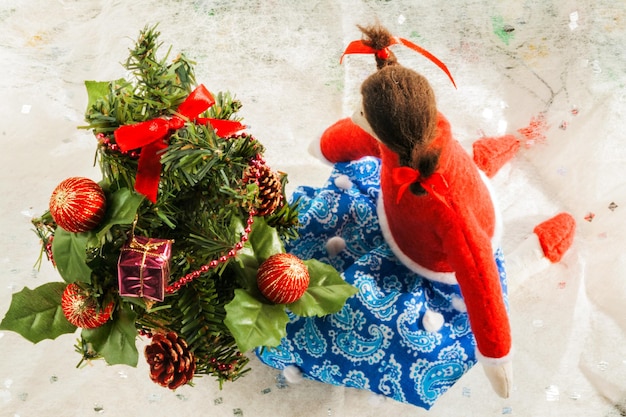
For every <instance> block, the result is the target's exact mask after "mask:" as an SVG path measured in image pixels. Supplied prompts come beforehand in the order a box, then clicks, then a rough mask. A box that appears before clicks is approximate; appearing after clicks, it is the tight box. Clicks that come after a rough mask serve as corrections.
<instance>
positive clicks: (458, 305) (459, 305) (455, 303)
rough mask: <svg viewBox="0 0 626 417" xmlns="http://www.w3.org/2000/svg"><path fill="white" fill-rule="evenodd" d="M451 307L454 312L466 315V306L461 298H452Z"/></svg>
mask: <svg viewBox="0 0 626 417" xmlns="http://www.w3.org/2000/svg"><path fill="white" fill-rule="evenodd" d="M452 307H454V309H455V310H456V311H460V312H461V313H467V306H466V305H465V301H463V299H462V298H461V297H457V296H456V295H455V296H452Z"/></svg>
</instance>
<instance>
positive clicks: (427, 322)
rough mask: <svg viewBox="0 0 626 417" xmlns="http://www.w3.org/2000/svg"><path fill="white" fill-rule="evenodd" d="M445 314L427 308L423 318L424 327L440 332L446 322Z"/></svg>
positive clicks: (429, 330) (428, 330)
mask: <svg viewBox="0 0 626 417" xmlns="http://www.w3.org/2000/svg"><path fill="white" fill-rule="evenodd" d="M444 321H445V320H444V319H443V315H442V314H441V313H438V312H436V311H432V310H426V313H425V314H424V318H423V319H422V324H423V325H424V329H426V331H427V332H433V333H434V332H438V331H439V330H440V329H441V327H443V323H444Z"/></svg>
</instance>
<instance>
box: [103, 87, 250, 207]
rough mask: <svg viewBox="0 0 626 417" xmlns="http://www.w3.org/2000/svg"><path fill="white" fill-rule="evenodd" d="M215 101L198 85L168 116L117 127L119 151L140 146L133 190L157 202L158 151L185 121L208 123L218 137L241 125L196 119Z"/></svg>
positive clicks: (241, 127)
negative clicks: (173, 112)
mask: <svg viewBox="0 0 626 417" xmlns="http://www.w3.org/2000/svg"><path fill="white" fill-rule="evenodd" d="M214 104H215V99H214V98H213V96H212V95H211V93H210V92H209V90H207V89H206V87H205V86H204V85H202V84H201V85H199V86H198V87H197V88H196V89H195V90H193V91H192V92H191V94H189V96H187V98H186V99H185V101H183V102H182V103H181V104H180V106H178V109H177V110H176V113H177V115H176V116H173V117H171V118H168V119H166V118H162V117H159V118H156V119H152V120H146V121H145V122H139V123H135V124H132V125H125V126H121V127H119V128H118V129H117V130H116V131H115V133H114V134H115V142H116V143H117V144H118V145H119V147H120V149H121V150H122V151H125V152H126V151H129V150H132V149H138V148H141V154H140V155H139V164H138V167H137V177H136V179H135V190H136V191H137V192H138V193H141V194H143V195H145V196H146V197H147V198H148V199H149V200H150V201H152V202H153V203H155V202H156V199H157V192H158V190H159V181H160V179H161V158H160V156H159V154H160V153H161V152H162V151H163V150H164V149H166V148H167V146H168V137H169V135H170V133H171V132H172V131H174V130H177V129H180V128H182V127H183V126H184V125H185V121H186V120H193V121H195V122H197V123H199V124H210V125H211V126H212V127H213V128H214V129H215V130H216V133H217V135H218V136H220V137H226V136H229V135H231V134H233V133H235V132H238V131H240V130H242V129H243V128H244V126H243V125H242V124H241V123H239V122H237V121H234V120H219V119H209V118H197V116H198V115H199V114H200V113H202V112H203V111H205V110H207V109H208V108H210V107H211V106H213V105H214Z"/></svg>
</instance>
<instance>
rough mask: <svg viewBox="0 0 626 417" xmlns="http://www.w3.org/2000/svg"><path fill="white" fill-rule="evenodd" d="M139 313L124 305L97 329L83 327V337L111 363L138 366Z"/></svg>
mask: <svg viewBox="0 0 626 417" xmlns="http://www.w3.org/2000/svg"><path fill="white" fill-rule="evenodd" d="M136 317H137V314H136V313H135V312H134V311H132V310H131V309H130V308H129V307H127V306H124V305H123V306H122V308H121V309H119V310H118V311H117V312H116V314H115V315H114V317H113V320H109V321H108V322H106V323H105V324H104V325H102V326H100V327H96V328H95V329H83V331H82V337H83V339H85V341H86V342H89V343H91V345H92V346H93V349H94V350H95V351H96V352H98V354H100V355H101V356H102V357H103V358H104V360H106V362H107V363H108V364H109V365H117V364H122V365H129V366H137V361H138V358H139V353H138V352H137V346H136V345H135V337H136V336H137V329H136V328H135V318H136Z"/></svg>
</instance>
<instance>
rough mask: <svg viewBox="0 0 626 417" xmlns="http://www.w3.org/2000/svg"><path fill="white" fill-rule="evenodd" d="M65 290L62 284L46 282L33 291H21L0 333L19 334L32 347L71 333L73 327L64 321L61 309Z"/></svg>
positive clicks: (1, 324)
mask: <svg viewBox="0 0 626 417" xmlns="http://www.w3.org/2000/svg"><path fill="white" fill-rule="evenodd" d="M65 287H66V284H65V283H63V282H49V283H47V284H43V285H42V286H40V287H37V288H35V289H34V290H31V289H29V288H24V289H23V290H22V291H20V292H18V293H15V294H13V297H12V299H11V305H10V306H9V310H8V311H7V313H6V315H5V316H4V319H2V322H1V323H0V329H3V330H10V331H13V332H16V333H19V334H20V335H22V337H24V338H25V339H27V340H29V341H31V342H33V343H38V342H40V341H42V340H44V339H56V338H57V337H58V336H60V335H62V334H65V333H74V332H75V331H76V327H75V326H74V325H72V324H71V323H70V322H69V321H67V319H66V318H65V316H64V315H63V310H62V309H61V296H62V294H63V291H64V290H65Z"/></svg>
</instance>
